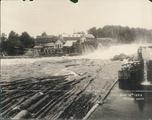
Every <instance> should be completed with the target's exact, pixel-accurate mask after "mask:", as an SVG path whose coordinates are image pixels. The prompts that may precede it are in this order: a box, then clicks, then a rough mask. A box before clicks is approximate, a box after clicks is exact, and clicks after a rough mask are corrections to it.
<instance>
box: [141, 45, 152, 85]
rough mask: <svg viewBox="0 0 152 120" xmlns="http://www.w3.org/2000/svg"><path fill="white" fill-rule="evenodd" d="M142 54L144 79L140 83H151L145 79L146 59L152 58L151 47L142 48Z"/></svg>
mask: <svg viewBox="0 0 152 120" xmlns="http://www.w3.org/2000/svg"><path fill="white" fill-rule="evenodd" d="M142 55H143V58H144V81H143V82H142V83H141V84H142V85H152V84H151V83H150V82H149V81H148V79H147V71H148V69H147V61H148V60H152V49H151V48H147V47H145V48H143V49H142Z"/></svg>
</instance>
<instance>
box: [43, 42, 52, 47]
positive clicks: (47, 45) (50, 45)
mask: <svg viewBox="0 0 152 120" xmlns="http://www.w3.org/2000/svg"><path fill="white" fill-rule="evenodd" d="M44 46H45V47H54V46H55V44H54V43H46V44H44Z"/></svg>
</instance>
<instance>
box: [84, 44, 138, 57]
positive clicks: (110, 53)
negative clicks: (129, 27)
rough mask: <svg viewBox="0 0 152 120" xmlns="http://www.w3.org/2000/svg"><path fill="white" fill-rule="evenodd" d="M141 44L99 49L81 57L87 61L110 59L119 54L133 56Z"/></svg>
mask: <svg viewBox="0 0 152 120" xmlns="http://www.w3.org/2000/svg"><path fill="white" fill-rule="evenodd" d="M140 46H141V44H123V45H114V46H110V47H99V48H98V49H97V50H96V51H94V52H92V53H88V54H85V55H83V56H82V58H88V59H111V58H113V57H114V56H115V55H119V54H121V53H123V54H126V55H133V54H136V53H137V49H138V48H139V47H140Z"/></svg>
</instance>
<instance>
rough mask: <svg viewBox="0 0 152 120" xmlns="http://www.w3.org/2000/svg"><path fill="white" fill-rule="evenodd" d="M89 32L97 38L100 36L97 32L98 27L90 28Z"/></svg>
mask: <svg viewBox="0 0 152 120" xmlns="http://www.w3.org/2000/svg"><path fill="white" fill-rule="evenodd" d="M88 33H89V34H92V35H93V36H94V37H95V38H97V37H98V33H97V28H96V27H92V28H90V29H89V30H88Z"/></svg>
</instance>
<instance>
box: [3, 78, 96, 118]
mask: <svg viewBox="0 0 152 120" xmlns="http://www.w3.org/2000/svg"><path fill="white" fill-rule="evenodd" d="M93 80H94V78H92V77H91V76H87V75H85V76H82V77H81V78H79V79H73V80H67V76H51V77H46V78H37V79H36V78H29V79H21V80H15V81H11V82H6V81H4V82H0V86H1V94H0V95H1V97H0V98H1V102H0V103H1V111H0V112H1V116H2V117H3V118H11V119H12V120H22V119H42V118H43V119H46V120H50V119H51V120H57V119H82V118H83V117H84V116H85V115H86V114H87V113H88V111H89V110H90V109H91V108H92V106H93V105H94V103H95V101H96V100H97V97H95V96H94V95H93V94H91V93H85V92H84V91H85V89H86V88H87V87H88V85H89V84H90V83H91V82H92V81H93ZM83 81H85V83H86V84H85V85H84V86H83V87H82V86H80V84H81V82H83Z"/></svg>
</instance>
